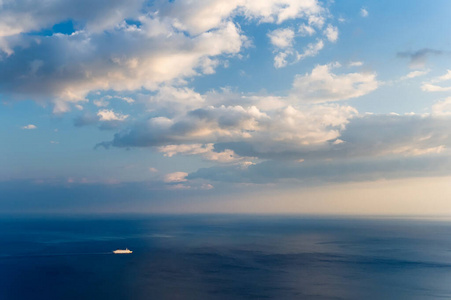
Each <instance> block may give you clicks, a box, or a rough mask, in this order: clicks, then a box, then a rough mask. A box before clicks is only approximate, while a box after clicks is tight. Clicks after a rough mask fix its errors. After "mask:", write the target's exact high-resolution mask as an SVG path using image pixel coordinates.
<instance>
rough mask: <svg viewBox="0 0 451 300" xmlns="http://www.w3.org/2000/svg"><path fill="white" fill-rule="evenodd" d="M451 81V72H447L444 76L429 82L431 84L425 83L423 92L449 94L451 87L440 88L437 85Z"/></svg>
mask: <svg viewBox="0 0 451 300" xmlns="http://www.w3.org/2000/svg"><path fill="white" fill-rule="evenodd" d="M449 80H451V70H447V71H446V73H445V74H444V75H442V76H438V77H436V78H433V79H431V80H429V82H423V83H422V85H421V90H423V91H424V92H448V91H451V86H445V87H444V86H439V85H437V84H436V83H440V82H443V81H449Z"/></svg>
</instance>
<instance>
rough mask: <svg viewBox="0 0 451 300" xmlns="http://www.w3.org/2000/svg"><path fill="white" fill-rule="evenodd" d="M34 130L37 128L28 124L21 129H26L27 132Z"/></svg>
mask: <svg viewBox="0 0 451 300" xmlns="http://www.w3.org/2000/svg"><path fill="white" fill-rule="evenodd" d="M36 128H38V127H36V125H33V124H28V125H25V126H22V129H28V130H30V129H36Z"/></svg>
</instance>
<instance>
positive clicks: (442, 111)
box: [432, 97, 451, 116]
mask: <svg viewBox="0 0 451 300" xmlns="http://www.w3.org/2000/svg"><path fill="white" fill-rule="evenodd" d="M432 113H433V114H434V115H437V116H451V97H448V98H446V99H445V100H442V101H438V102H436V103H435V104H434V105H432Z"/></svg>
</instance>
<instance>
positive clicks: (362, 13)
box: [360, 7, 368, 18]
mask: <svg viewBox="0 0 451 300" xmlns="http://www.w3.org/2000/svg"><path fill="white" fill-rule="evenodd" d="M360 16H362V17H363V18H366V17H368V10H367V9H366V8H363V7H362V8H361V9H360Z"/></svg>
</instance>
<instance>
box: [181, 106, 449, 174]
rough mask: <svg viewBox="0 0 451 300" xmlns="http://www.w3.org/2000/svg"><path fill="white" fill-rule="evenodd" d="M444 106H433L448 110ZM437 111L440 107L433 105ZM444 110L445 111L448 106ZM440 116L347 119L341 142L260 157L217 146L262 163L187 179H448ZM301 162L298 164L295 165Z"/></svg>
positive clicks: (445, 123)
mask: <svg viewBox="0 0 451 300" xmlns="http://www.w3.org/2000/svg"><path fill="white" fill-rule="evenodd" d="M448 102H449V101H445V102H443V103H438V104H439V105H440V106H442V105H443V106H448V105H449V103H448ZM437 108H440V109H442V107H439V106H437ZM447 109H448V107H447ZM449 116H450V115H448V114H442V115H363V116H359V117H355V118H353V119H350V120H349V123H348V124H347V125H346V128H344V129H343V130H342V131H341V133H340V139H336V141H337V140H339V141H340V142H338V143H329V144H327V146H326V147H321V148H309V147H297V148H296V149H291V150H290V151H287V150H286V149H285V150H283V151H282V152H280V153H277V152H275V151H274V152H272V153H269V152H268V153H266V155H265V154H263V153H261V152H258V150H257V148H256V147H255V145H253V144H252V142H243V143H244V144H243V143H235V144H233V143H229V144H227V145H224V146H222V145H219V147H221V146H222V147H228V148H230V149H233V150H234V151H235V152H236V153H239V154H242V155H246V154H247V155H249V154H251V153H252V154H253V155H256V156H259V157H261V158H266V159H267V160H266V161H264V162H260V163H257V164H254V165H250V166H249V167H248V168H246V169H240V168H239V167H238V166H219V167H211V168H205V169H199V170H198V171H196V172H193V173H191V174H190V175H189V176H188V179H200V178H203V179H209V180H213V181H227V182H252V183H267V182H274V181H278V180H282V179H295V180H318V181H356V180H374V179H381V178H399V177H412V176H437V175H444V174H446V175H449V174H451V173H450V170H451V169H450V166H451V155H450V154H451V153H450V151H449V150H448V149H449V148H450V147H451V134H450V133H449V129H448V128H449V126H450V125H451V118H450V117H449ZM299 161H301V162H302V163H295V162H299Z"/></svg>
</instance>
